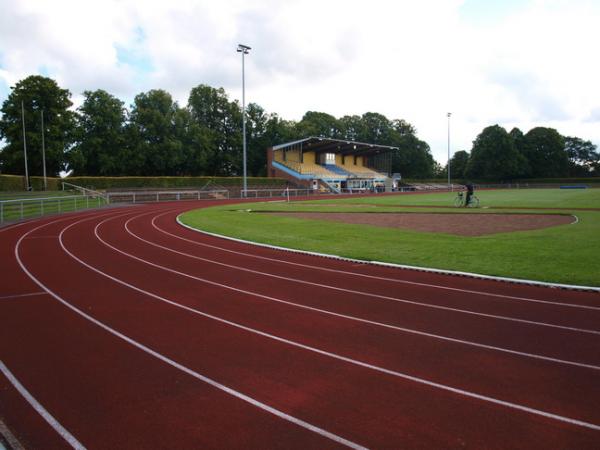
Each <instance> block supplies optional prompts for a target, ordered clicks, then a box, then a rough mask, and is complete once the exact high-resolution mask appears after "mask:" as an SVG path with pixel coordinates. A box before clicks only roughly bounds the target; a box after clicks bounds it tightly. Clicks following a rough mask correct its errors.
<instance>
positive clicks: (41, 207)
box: [40, 199, 44, 216]
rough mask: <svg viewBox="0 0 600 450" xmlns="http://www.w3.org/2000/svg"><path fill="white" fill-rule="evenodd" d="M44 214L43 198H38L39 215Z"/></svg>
mask: <svg viewBox="0 0 600 450" xmlns="http://www.w3.org/2000/svg"><path fill="white" fill-rule="evenodd" d="M43 215H44V199H41V200H40V216H43Z"/></svg>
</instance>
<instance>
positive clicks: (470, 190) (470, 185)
mask: <svg viewBox="0 0 600 450" xmlns="http://www.w3.org/2000/svg"><path fill="white" fill-rule="evenodd" d="M465 187H466V188H467V197H466V198H465V204H464V206H465V207H467V206H469V203H471V197H473V193H474V192H475V186H474V185H473V183H470V182H469V183H468V184H467V185H466V186H465Z"/></svg>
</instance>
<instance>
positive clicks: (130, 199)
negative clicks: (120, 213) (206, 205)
mask: <svg viewBox="0 0 600 450" xmlns="http://www.w3.org/2000/svg"><path fill="white" fill-rule="evenodd" d="M228 198H229V191H228V190H225V189H224V190H215V191H190V190H187V191H128V192H108V193H107V194H106V200H107V202H108V203H147V202H169V201H179V200H224V199H228Z"/></svg>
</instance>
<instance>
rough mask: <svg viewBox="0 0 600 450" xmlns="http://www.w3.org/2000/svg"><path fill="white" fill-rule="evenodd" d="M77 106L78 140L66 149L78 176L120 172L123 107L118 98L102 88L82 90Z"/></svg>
mask: <svg viewBox="0 0 600 450" xmlns="http://www.w3.org/2000/svg"><path fill="white" fill-rule="evenodd" d="M83 96H84V101H83V104H82V105H81V106H80V107H79V109H78V111H79V118H78V119H79V120H78V127H77V143H76V145H75V147H74V148H73V149H72V150H71V151H70V152H69V157H70V161H71V164H70V166H71V168H73V169H74V171H75V173H76V174H78V175H91V176H110V175H113V176H114V175H119V174H121V173H123V170H122V168H123V167H124V166H126V165H127V162H126V161H123V155H124V151H123V150H124V146H125V142H126V141H125V121H126V116H125V108H124V104H123V102H122V101H121V100H119V99H118V98H116V97H113V96H112V95H110V94H109V93H108V92H106V91H103V90H96V91H93V92H92V91H85V92H84V93H83Z"/></svg>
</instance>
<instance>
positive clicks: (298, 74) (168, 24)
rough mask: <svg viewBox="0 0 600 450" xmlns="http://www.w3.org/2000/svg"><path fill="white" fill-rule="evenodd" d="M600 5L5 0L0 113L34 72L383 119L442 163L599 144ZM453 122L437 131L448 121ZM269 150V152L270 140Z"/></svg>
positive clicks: (444, 0)
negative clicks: (537, 131) (533, 137)
mask: <svg viewBox="0 0 600 450" xmlns="http://www.w3.org/2000/svg"><path fill="white" fill-rule="evenodd" d="M598 23H600V0H394V1H391V0H369V1H364V0H360V1H355V0H294V1H292V0H219V1H216V0H206V1H205V0H197V1H193V0H169V1H165V0H160V1H155V0H144V1H142V0H52V1H47V0H0V102H3V101H4V100H5V99H6V98H7V96H8V95H9V93H10V87H11V86H14V84H15V83H16V82H18V81H19V80H21V79H23V78H25V77H27V76H29V75H33V74H39V75H44V76H48V77H50V78H53V79H54V80H56V81H57V82H58V84H59V85H60V86H61V87H63V88H66V89H69V90H70V91H71V93H72V94H73V97H72V100H73V102H74V104H75V106H79V105H80V104H81V102H82V93H83V91H85V90H95V89H104V90H106V91H108V92H110V93H111V94H113V95H115V96H117V97H118V98H120V99H121V100H123V101H124V102H125V103H126V104H127V105H129V104H130V103H131V102H132V100H133V98H134V97H135V95H136V94H138V93H140V92H145V91H148V90H150V89H165V90H166V91H168V92H169V93H171V95H173V97H174V98H175V100H177V101H178V102H179V104H180V105H181V106H185V105H186V104H187V98H188V95H189V92H190V90H191V89H192V88H193V87H195V86H197V85H199V84H208V85H210V86H213V87H217V88H218V87H223V88H224V89H225V90H226V91H227V93H228V94H229V96H230V98H231V99H239V100H240V102H241V94H242V80H241V78H242V77H241V72H242V70H241V67H242V65H241V54H240V53H237V52H236V47H237V44H238V43H242V44H246V45H248V46H250V47H252V50H250V53H249V54H248V55H246V57H245V69H246V70H245V74H246V103H249V102H254V103H258V104H259V105H261V106H262V107H263V108H264V109H265V110H266V111H267V112H270V113H278V114H279V115H280V116H281V117H282V118H284V119H288V120H300V119H301V118H302V116H303V114H304V113H305V112H306V111H321V112H326V113H329V114H332V115H334V116H336V117H341V116H344V115H354V114H357V115H361V114H363V113H365V112H369V111H372V112H378V113H381V114H384V115H385V116H387V117H388V119H404V120H406V121H408V122H409V123H411V124H412V125H413V126H414V127H415V128H416V129H417V135H418V137H419V138H420V139H422V140H424V141H426V142H427V143H428V144H429V145H430V147H431V150H432V153H433V156H434V158H435V159H436V160H437V161H438V162H440V163H441V164H442V165H444V164H446V161H447V155H448V135H449V136H450V152H451V153H454V152H456V151H458V150H467V151H469V150H470V149H471V147H472V142H473V140H474V139H475V138H476V137H477V135H478V134H479V133H480V132H481V131H482V130H483V129H484V128H485V127H486V126H489V125H494V124H499V125H501V126H503V127H505V128H506V129H507V130H508V131H510V129H512V128H513V127H518V128H520V129H521V130H522V131H523V132H527V131H528V130H530V129H531V128H533V127H537V126H546V127H552V128H556V129H557V130H558V131H559V132H560V133H561V134H563V135H565V136H577V137H580V138H582V139H585V140H591V141H592V142H594V143H595V144H596V145H598V146H599V147H600V58H599V57H598V43H599V42H600V26H598ZM448 112H451V113H452V115H451V117H450V119H449V120H448V117H447V113H448ZM275 144H277V143H275Z"/></svg>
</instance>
